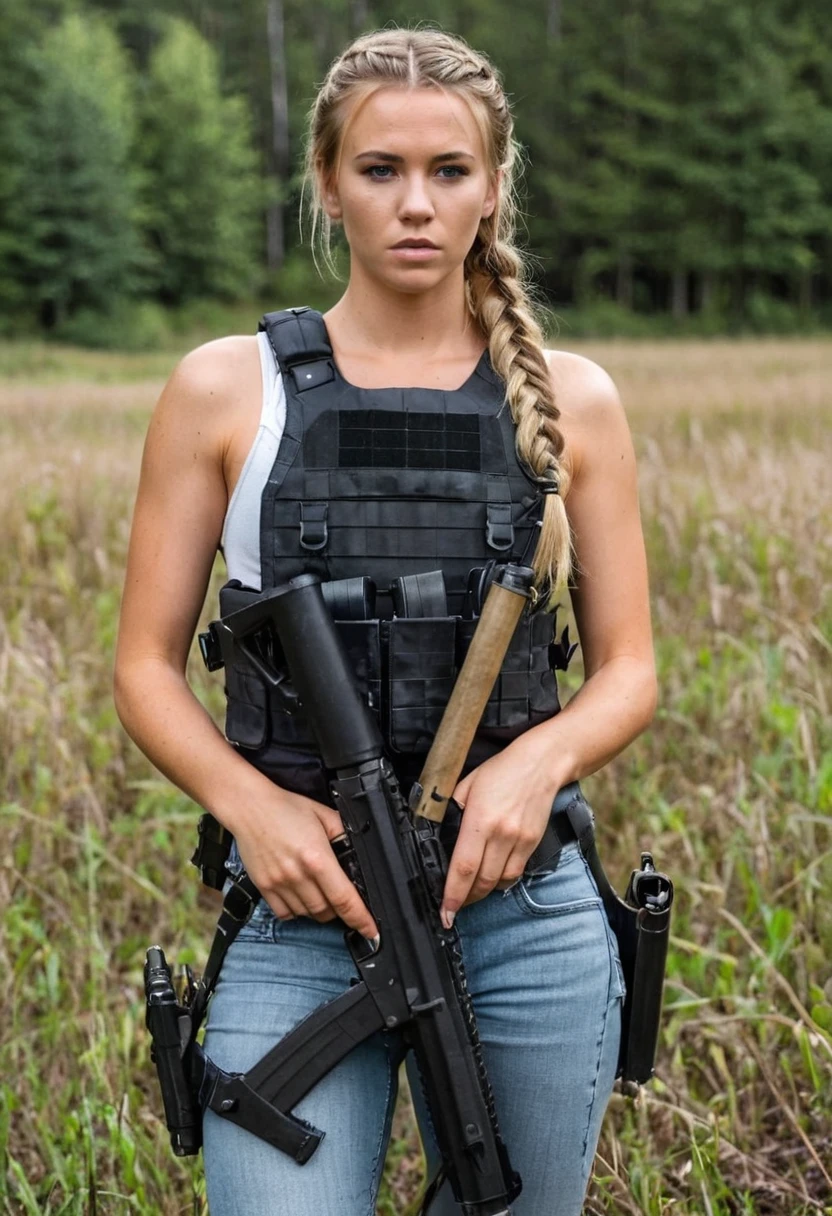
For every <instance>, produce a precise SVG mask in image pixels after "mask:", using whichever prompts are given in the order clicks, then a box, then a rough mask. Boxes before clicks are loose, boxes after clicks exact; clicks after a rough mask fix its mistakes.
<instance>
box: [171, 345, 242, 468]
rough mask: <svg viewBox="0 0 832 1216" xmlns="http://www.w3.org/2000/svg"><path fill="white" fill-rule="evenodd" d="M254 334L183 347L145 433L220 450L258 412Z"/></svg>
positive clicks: (229, 442) (205, 448) (231, 441)
mask: <svg viewBox="0 0 832 1216" xmlns="http://www.w3.org/2000/svg"><path fill="white" fill-rule="evenodd" d="M260 397H261V393H260V357H259V352H258V348H257V339H256V338H255V337H253V336H250V335H247V334H233V335H231V336H229V337H224V338H216V339H214V340H213V341H211V342H205V343H203V345H202V346H197V347H195V348H194V349H193V350H191V351H189V352H188V353H187V354H186V355H183V357H182V358H181V359H180V360H179V362H178V363H177V365H176V367H175V368H174V369H173V371H172V373H171V375H170V377H169V379H168V381H167V384H166V385H165V387H164V389H163V390H162V395H161V396H160V398H159V401H158V403H157V405H156V409H155V411H154V414H153V420H152V422H151V434H152V435H155V438H156V439H157V440H160V441H162V442H164V441H165V440H167V441H170V442H182V441H183V440H186V441H188V442H189V444H193V445H195V446H197V447H199V448H200V449H201V450H202V451H203V452H205V451H208V450H210V451H211V452H213V453H214V454H217V455H220V456H222V455H224V453H225V452H226V450H227V449H228V447H229V445H230V444H232V443H233V441H234V436H235V435H237V434H238V433H239V432H240V431H241V430H242V431H248V430H250V429H251V418H252V416H253V417H254V426H255V429H256V420H257V417H259V409H260V405H259V403H260Z"/></svg>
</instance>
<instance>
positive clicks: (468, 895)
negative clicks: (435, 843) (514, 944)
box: [440, 736, 564, 928]
mask: <svg viewBox="0 0 832 1216" xmlns="http://www.w3.org/2000/svg"><path fill="white" fill-rule="evenodd" d="M554 768H555V766H554V764H552V763H551V762H550V763H549V764H545V763H542V762H541V757H540V748H539V743H537V741H533V740H532V739H530V738H528V739H527V738H525V737H524V736H521V737H520V738H519V739H515V740H514V742H513V743H511V744H509V746H508V747H506V748H504V750H503V751H501V752H499V753H498V754H497V755H496V756H492V758H491V759H490V760H486V761H485V763H484V764H480V765H479V766H478V767H477V768H475V769H473V770H472V771H471V772H470V773H469V774H468V776H467V777H465V778H463V780H462V781H460V783H459V784H458V785H457V787H456V789H455V790H454V795H453V796H454V800H455V801H456V802H457V803H458V804H459V805H460V806H461V807H463V808H464V814H463V816H462V822H461V825H460V829H459V836H458V837H457V841H456V844H455V846H454V851H453V854H452V856H451V860H450V864H449V866H448V876H447V878H446V880H445V894H444V897H443V900H442V908H441V912H440V914H441V917H442V923H443V924H444V925H445V927H446V928H450V927H451V924H452V923H453V918H454V916H455V915H456V913H457V911H458V910H459V909H460V908H461V907H463V906H464V905H466V904H472V903H476V901H477V900H479V899H482V898H483V897H484V896H486V895H488V893H489V891H492V890H493V889H494V888H495V887H498V888H499V889H501V890H504V889H505V888H507V887H510V886H512V885H513V884H514V883H515V882H516V881H517V880H518V879H519V878H520V877H521V875H522V873H523V870H524V869H525V867H526V862H527V861H528V859H529V857H530V856H531V854H532V853H533V852H534V850H535V848H536V847H537V845H538V844H539V843H540V840H541V838H542V836H543V833H544V831H545V830H546V824H547V822H548V820H549V815H550V813H551V810H552V803H553V802H554V798H555V794H556V793H557V791H558V790H559V789H560V787H561V785H562V784H564V782H563V781H559V780H558V779H557V777H556V775H555V773H554Z"/></svg>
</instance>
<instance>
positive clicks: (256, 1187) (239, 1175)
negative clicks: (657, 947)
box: [203, 786, 624, 1216]
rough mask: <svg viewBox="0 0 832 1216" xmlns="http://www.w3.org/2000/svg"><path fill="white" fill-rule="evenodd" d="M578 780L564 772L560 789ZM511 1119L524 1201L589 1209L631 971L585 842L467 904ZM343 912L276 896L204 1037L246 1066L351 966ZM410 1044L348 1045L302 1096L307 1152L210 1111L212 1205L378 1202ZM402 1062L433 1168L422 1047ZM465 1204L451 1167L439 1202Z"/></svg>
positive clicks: (244, 944) (259, 915)
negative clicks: (313, 1142) (337, 915)
mask: <svg viewBox="0 0 832 1216" xmlns="http://www.w3.org/2000/svg"><path fill="white" fill-rule="evenodd" d="M576 788H577V787H574V786H570V787H565V790H563V791H561V793H560V794H559V796H558V798H559V800H560V799H561V798H562V796H563V795H564V794H565V793H566V792H567V791H570V792H571V793H572V796H574V790H575V789H576ZM457 925H458V927H459V932H460V936H461V938H462V946H463V953H464V958H465V967H466V971H467V975H468V985H469V989H470V991H471V995H472V998H473V1002H474V1009H475V1012H476V1016H477V1024H478V1027H479V1032H480V1038H481V1040H482V1043H483V1051H484V1054H485V1062H486V1066H487V1068H488V1074H489V1077H490V1080H491V1084H492V1087H493V1090H494V1097H495V1101H496V1107H497V1115H498V1118H499V1122H500V1131H501V1134H502V1136H503V1139H504V1140H505V1142H506V1145H507V1147H508V1151H509V1155H510V1158H511V1163H512V1165H513V1167H514V1169H516V1170H517V1171H518V1172H519V1174H520V1175H521V1177H522V1179H523V1192H522V1194H521V1195H520V1197H519V1198H518V1199H517V1200H516V1202H515V1203H514V1204H513V1205H512V1212H513V1213H516V1216H579V1213H580V1211H581V1207H582V1203H583V1199H584V1193H585V1191H586V1186H587V1182H588V1180H589V1174H590V1169H591V1166H592V1161H593V1157H594V1155H595V1147H596V1144H597V1142H598V1136H599V1132H600V1129H601V1120H602V1118H603V1114H604V1110H605V1108H606V1105H607V1102H608V1100H609V1096H610V1093H611V1091H612V1086H613V1080H614V1077H615V1069H616V1063H617V1059H618V1045H619V1038H620V1033H621V1006H622V1003H623V997H624V982H623V977H622V973H621V964H620V961H619V958H618V950H617V945H616V941H615V937H614V935H613V933H612V931H611V929H610V927H609V925H608V922H607V918H606V915H605V913H604V910H603V906H602V904H601V900H600V897H599V894H598V888H597V886H596V884H595V881H594V879H593V878H592V875H591V874H590V872H589V869H588V867H587V865H586V863H585V861H584V859H583V856H582V855H581V853H580V851H579V849H578V846H577V844H575V843H570V844H567V845H565V846H564V848H563V850H562V852H561V854H560V858H559V861H558V865H557V868H556V869H555V870H553V871H552V870H550V871H547V872H544V873H540V874H536V875H534V876H526V877H524V878H523V879H521V880H520V881H519V882H518V883H516V884H515V885H514V886H513V887H511V888H510V889H509V890H508V891H496V890H495V891H492V892H491V893H490V894H489V895H487V896H486V897H485V899H482V900H479V901H478V902H477V903H474V904H470V905H469V906H468V907H465V908H461V909H460V911H459V913H458V914H457ZM343 931H344V927H343V925H342V923H341V922H340V921H338V920H335V921H330V922H329V923H327V924H319V923H318V922H317V921H314V920H312V919H311V918H309V917H300V918H298V919H295V920H290V921H280V920H278V919H277V918H276V917H275V916H274V914H273V913H272V911H271V910H270V908H269V907H268V905H267V904H266V903H265V901H262V900H261V902H260V904H259V906H258V907H257V909H256V910H255V912H254V915H253V916H252V919H251V920H250V921H249V923H248V925H246V926H245V928H244V929H243V930H242V931H241V932H240V934H239V936H238V938H237V940H236V941H235V942H234V944H233V945H232V946H231V948H230V950H229V952H228V954H227V956H226V959H225V962H224V964H223V969H222V972H221V975H220V980H219V983H218V985H217V989H216V992H215V995H214V997H213V999H212V1003H211V1007H210V1010H209V1016H208V1028H207V1034H206V1040H205V1047H206V1050H207V1052H208V1055H209V1056H211V1058H212V1059H213V1060H215V1061H216V1063H217V1064H218V1065H219V1066H220V1067H221V1068H224V1069H226V1070H228V1071H232V1072H235V1071H236V1072H244V1071H245V1070H246V1069H248V1068H250V1067H251V1066H252V1065H253V1064H255V1063H256V1062H257V1061H258V1060H259V1059H260V1058H261V1057H262V1056H263V1055H265V1053H266V1052H267V1051H268V1050H269V1049H270V1048H271V1047H273V1046H274V1044H275V1043H276V1042H277V1041H278V1040H279V1039H281V1038H282V1037H283V1035H285V1034H286V1033H287V1032H288V1031H289V1030H291V1028H292V1027H293V1026H294V1025H295V1024H296V1023H297V1022H299V1021H300V1020H301V1018H303V1017H305V1016H306V1014H307V1013H309V1012H311V1011H312V1010H313V1009H315V1008H316V1007H317V1006H318V1005H320V1004H322V1003H323V1002H324V1001H327V1000H330V999H331V998H332V997H335V996H338V995H339V994H340V993H342V992H343V991H344V990H345V989H346V988H348V987H349V982H350V978H351V977H352V976H353V975H355V968H354V966H353V963H352V960H351V958H350V955H349V952H348V950H347V947H346V945H345V942H344V937H343ZM402 1058H403V1047H402V1043H401V1036H400V1033H399V1032H381V1031H379V1032H378V1033H377V1034H375V1035H373V1036H372V1037H371V1038H369V1039H367V1040H366V1041H365V1042H364V1043H362V1044H361V1045H360V1046H359V1047H357V1048H356V1049H355V1050H354V1051H353V1052H352V1053H351V1054H350V1055H348V1056H347V1057H345V1059H344V1060H342V1061H341V1063H340V1064H338V1065H337V1066H336V1067H335V1068H334V1069H333V1070H332V1071H331V1072H330V1073H329V1074H328V1075H327V1076H326V1077H324V1079H323V1080H322V1081H321V1082H320V1083H319V1084H318V1085H317V1086H316V1087H315V1089H313V1090H312V1091H311V1092H310V1093H308V1094H307V1095H306V1097H305V1098H303V1099H302V1100H301V1101H300V1102H299V1103H298V1104H297V1105H296V1106H295V1108H294V1113H295V1114H297V1115H300V1116H301V1117H303V1118H304V1119H308V1120H309V1121H310V1122H311V1123H313V1124H314V1125H315V1126H316V1127H318V1128H320V1129H321V1130H323V1131H325V1132H326V1136H325V1138H324V1140H323V1142H322V1143H321V1145H320V1146H319V1148H318V1149H317V1151H316V1152H315V1154H314V1156H313V1157H312V1158H311V1160H310V1161H309V1162H308V1163H307V1164H306V1165H303V1166H299V1165H297V1164H296V1163H295V1162H294V1161H292V1160H291V1159H290V1158H289V1157H287V1156H285V1155H284V1154H283V1153H281V1152H279V1151H278V1150H277V1149H275V1148H272V1147H271V1146H270V1145H268V1144H266V1142H265V1141H263V1140H260V1139H259V1138H258V1137H256V1136H254V1135H252V1134H250V1133H249V1132H246V1131H244V1130H242V1129H241V1128H239V1127H237V1126H236V1125H235V1124H233V1123H228V1122H226V1121H225V1120H223V1119H221V1118H220V1117H219V1116H218V1115H215V1114H214V1113H213V1112H212V1111H207V1112H206V1114H205V1119H204V1124H203V1130H204V1150H203V1152H204V1160H205V1175H206V1186H207V1192H208V1202H209V1208H210V1212H211V1216H284V1214H285V1216H374V1214H375V1205H376V1198H377V1195H378V1190H379V1185H380V1182H381V1175H382V1170H383V1167H384V1157H385V1152H386V1150H387V1145H388V1141H389V1137H390V1127H391V1122H392V1117H393V1110H394V1107H395V1103H396V1095H397V1091H398V1070H399V1064H400V1063H401V1060H402ZM406 1067H407V1073H408V1078H409V1081H410V1087H411V1093H412V1096H413V1103H414V1107H415V1110H416V1115H417V1119H418V1124H419V1132H420V1135H421V1137H422V1143H423V1146H424V1149H425V1156H426V1159H427V1166H428V1177H429V1178H432V1177H433V1176H434V1174H435V1173H436V1171H437V1169H438V1167H439V1153H438V1150H437V1148H436V1144H435V1140H434V1137H433V1131H432V1127H431V1122H430V1117H429V1115H428V1113H427V1109H426V1107H425V1104H424V1101H423V1098H422V1093H421V1087H420V1084H419V1079H418V1073H417V1071H416V1067H415V1062H414V1060H413V1058H412V1053H411V1054H409V1055H408V1057H407V1064H406ZM459 1211H460V1208H459V1205H458V1204H457V1203H456V1202H455V1201H454V1198H453V1194H452V1192H451V1188H450V1185H449V1184H448V1183H447V1182H446V1183H445V1184H444V1185H443V1187H442V1188H441V1191H440V1194H439V1197H438V1198H437V1199H436V1200H435V1202H434V1205H433V1207H432V1209H431V1216H452V1214H455V1213H458V1212H459Z"/></svg>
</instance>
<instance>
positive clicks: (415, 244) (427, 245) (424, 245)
mask: <svg viewBox="0 0 832 1216" xmlns="http://www.w3.org/2000/svg"><path fill="white" fill-rule="evenodd" d="M393 248H394V249H438V245H434V243H433V241H413V240H409V241H399V243H398V245H394V246H393Z"/></svg>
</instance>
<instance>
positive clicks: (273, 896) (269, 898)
mask: <svg viewBox="0 0 832 1216" xmlns="http://www.w3.org/2000/svg"><path fill="white" fill-rule="evenodd" d="M263 898H264V899H265V901H266V903H267V904H268V905H269V907H270V908H271V910H272V912H274V914H275V916H276V917H277V919H278V920H294V918H295V916H297V913H296V912H294V911H293V910H292V908H291V907H290V906H289V904H288V903H287V902H286V900H285V899H284V898H283V896H282V895H278V893H277V892H276V891H269V892H268V894H266V893H265V892H264V893H263Z"/></svg>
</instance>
